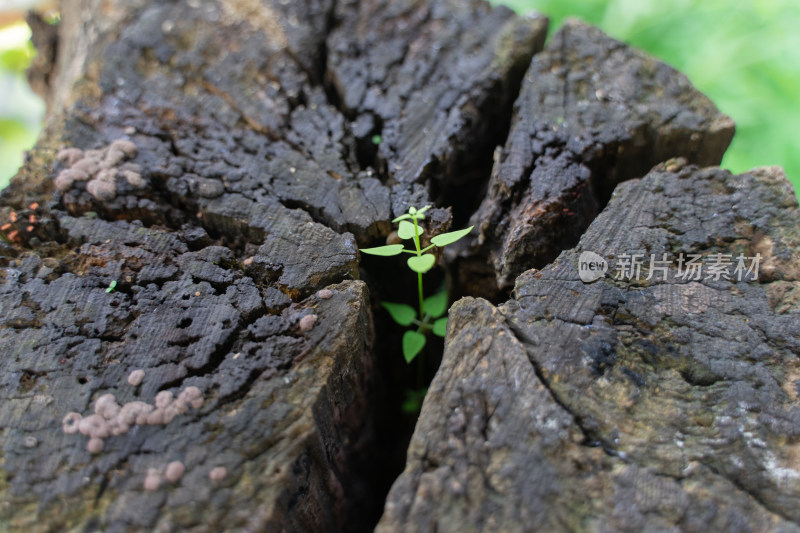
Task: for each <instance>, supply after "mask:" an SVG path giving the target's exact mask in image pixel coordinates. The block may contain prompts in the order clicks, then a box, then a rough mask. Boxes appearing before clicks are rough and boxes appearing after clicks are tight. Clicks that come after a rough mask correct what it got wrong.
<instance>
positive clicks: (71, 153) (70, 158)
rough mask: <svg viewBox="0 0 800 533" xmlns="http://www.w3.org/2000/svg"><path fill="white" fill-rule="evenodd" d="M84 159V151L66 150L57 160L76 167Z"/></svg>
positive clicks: (57, 155)
mask: <svg viewBox="0 0 800 533" xmlns="http://www.w3.org/2000/svg"><path fill="white" fill-rule="evenodd" d="M82 157H83V150H81V149H80V148H64V149H62V150H59V151H58V153H57V154H56V159H58V160H59V161H61V162H62V163H66V164H67V165H74V164H75V163H77V162H78V161H80V160H81V158H82Z"/></svg>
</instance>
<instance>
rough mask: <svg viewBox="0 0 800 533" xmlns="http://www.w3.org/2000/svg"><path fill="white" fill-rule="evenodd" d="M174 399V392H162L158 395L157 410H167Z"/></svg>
mask: <svg viewBox="0 0 800 533" xmlns="http://www.w3.org/2000/svg"><path fill="white" fill-rule="evenodd" d="M174 399H175V397H174V396H173V395H172V392H170V391H168V390H162V391H161V392H159V393H158V394H156V402H155V403H156V409H165V408H166V407H167V406H168V405H169V404H171V403H172V401H173V400H174Z"/></svg>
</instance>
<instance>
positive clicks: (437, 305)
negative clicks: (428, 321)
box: [422, 291, 447, 318]
mask: <svg viewBox="0 0 800 533" xmlns="http://www.w3.org/2000/svg"><path fill="white" fill-rule="evenodd" d="M422 311H423V312H424V313H425V314H426V315H428V316H429V317H431V318H438V317H440V316H442V315H443V314H444V312H445V311H447V291H442V292H438V293H436V294H434V295H433V296H429V297H427V298H425V301H424V302H422Z"/></svg>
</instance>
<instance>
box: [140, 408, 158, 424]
mask: <svg viewBox="0 0 800 533" xmlns="http://www.w3.org/2000/svg"><path fill="white" fill-rule="evenodd" d="M136 422H137V423H138V422H139V420H138V419H137V420H136ZM147 423H148V424H150V425H151V426H158V425H161V424H163V423H164V410H163V409H156V410H155V411H153V412H152V413H150V414H149V415H147Z"/></svg>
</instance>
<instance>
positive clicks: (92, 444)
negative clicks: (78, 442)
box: [86, 437, 105, 454]
mask: <svg viewBox="0 0 800 533" xmlns="http://www.w3.org/2000/svg"><path fill="white" fill-rule="evenodd" d="M104 446H105V442H104V441H103V439H101V438H98V437H92V438H91V439H89V442H87V443H86V449H87V450H88V451H89V453H91V454H98V453H100V452H102V451H103V447H104Z"/></svg>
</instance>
